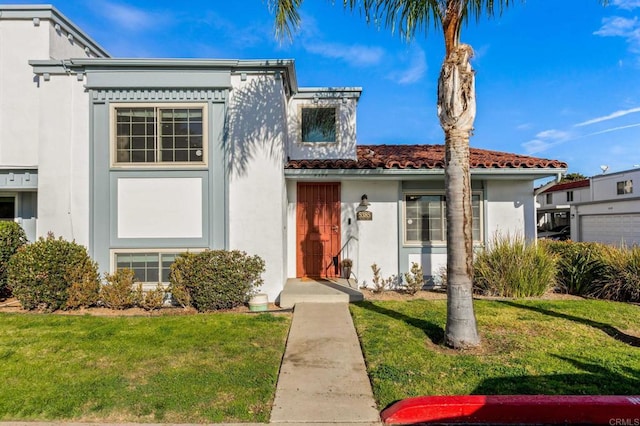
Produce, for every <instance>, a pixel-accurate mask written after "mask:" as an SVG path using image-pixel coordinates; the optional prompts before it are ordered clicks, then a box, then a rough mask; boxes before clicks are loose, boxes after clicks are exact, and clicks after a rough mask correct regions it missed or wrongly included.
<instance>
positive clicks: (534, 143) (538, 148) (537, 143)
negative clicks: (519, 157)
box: [522, 139, 554, 154]
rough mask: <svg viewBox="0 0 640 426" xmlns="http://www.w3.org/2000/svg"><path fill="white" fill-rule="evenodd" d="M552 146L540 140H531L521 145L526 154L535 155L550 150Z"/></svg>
mask: <svg viewBox="0 0 640 426" xmlns="http://www.w3.org/2000/svg"><path fill="white" fill-rule="evenodd" d="M553 145H554V144H552V143H549V142H545V141H543V140H540V139H532V140H530V141H528V142H525V143H523V144H522V146H523V148H524V150H525V152H526V153H527V154H536V153H538V152H543V151H546V150H547V149H549V148H551V147H552V146H553Z"/></svg>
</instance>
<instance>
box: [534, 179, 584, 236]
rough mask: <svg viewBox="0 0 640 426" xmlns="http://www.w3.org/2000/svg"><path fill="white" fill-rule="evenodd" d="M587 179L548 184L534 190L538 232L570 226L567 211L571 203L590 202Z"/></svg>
mask: <svg viewBox="0 0 640 426" xmlns="http://www.w3.org/2000/svg"><path fill="white" fill-rule="evenodd" d="M589 185H590V180H589V179H580V180H575V181H571V182H561V183H554V181H552V182H550V183H549V184H547V185H544V186H543V187H540V188H538V189H537V190H536V211H537V220H538V229H539V230H549V229H553V228H557V227H561V226H565V225H570V224H571V221H570V217H569V210H570V206H571V204H573V203H581V202H585V201H590V200H591V190H590V188H589Z"/></svg>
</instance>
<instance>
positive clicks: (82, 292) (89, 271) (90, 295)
mask: <svg viewBox="0 0 640 426" xmlns="http://www.w3.org/2000/svg"><path fill="white" fill-rule="evenodd" d="M69 279H70V281H71V286H70V287H69V290H68V296H67V304H66V308H67V309H78V308H88V307H89V306H94V305H95V304H97V303H98V300H99V297H100V275H98V265H97V264H96V263H95V262H93V261H91V260H89V261H87V262H85V263H84V264H82V265H79V266H78V267H77V268H74V269H72V270H71V271H70V273H69Z"/></svg>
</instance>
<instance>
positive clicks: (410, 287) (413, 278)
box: [404, 262, 424, 295]
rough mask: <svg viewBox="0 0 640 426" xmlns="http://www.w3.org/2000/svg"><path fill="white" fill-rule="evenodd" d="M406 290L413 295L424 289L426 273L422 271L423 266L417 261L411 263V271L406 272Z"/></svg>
mask: <svg viewBox="0 0 640 426" xmlns="http://www.w3.org/2000/svg"><path fill="white" fill-rule="evenodd" d="M404 280H405V282H406V284H405V291H406V292H407V293H409V294H411V295H414V294H416V293H417V292H419V291H420V290H422V286H423V285H424V274H423V272H422V266H420V265H418V264H417V263H415V262H412V263H411V272H407V273H405V274H404Z"/></svg>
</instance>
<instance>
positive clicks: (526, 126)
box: [516, 123, 533, 130]
mask: <svg viewBox="0 0 640 426" xmlns="http://www.w3.org/2000/svg"><path fill="white" fill-rule="evenodd" d="M532 127H533V125H532V124H531V123H522V124H518V125H517V126H516V130H529V129H530V128H532Z"/></svg>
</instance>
